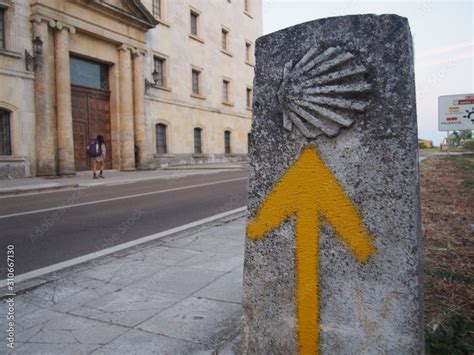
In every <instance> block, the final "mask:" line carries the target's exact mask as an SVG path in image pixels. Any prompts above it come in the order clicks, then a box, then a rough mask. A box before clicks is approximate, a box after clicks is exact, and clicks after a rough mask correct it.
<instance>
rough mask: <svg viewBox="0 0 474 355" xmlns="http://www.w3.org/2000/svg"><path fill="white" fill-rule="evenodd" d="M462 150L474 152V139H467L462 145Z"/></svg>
mask: <svg viewBox="0 0 474 355" xmlns="http://www.w3.org/2000/svg"><path fill="white" fill-rule="evenodd" d="M464 149H466V150H474V139H469V140H467V141H466V142H465V143H464Z"/></svg>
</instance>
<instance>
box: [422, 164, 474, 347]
mask: <svg viewBox="0 0 474 355" xmlns="http://www.w3.org/2000/svg"><path fill="white" fill-rule="evenodd" d="M420 170H421V198H422V222H423V254H424V274H425V276H424V286H425V325H426V339H427V352H428V353H431V354H472V353H473V352H474V347H473V337H474V334H473V321H474V275H473V261H474V156H473V155H471V156H450V157H446V156H433V157H431V158H428V159H426V160H425V161H423V162H422V163H421V169H420Z"/></svg>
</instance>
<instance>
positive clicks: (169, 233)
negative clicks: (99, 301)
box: [0, 206, 247, 299]
mask: <svg viewBox="0 0 474 355" xmlns="http://www.w3.org/2000/svg"><path fill="white" fill-rule="evenodd" d="M246 213H247V207H246V206H244V207H240V208H236V209H233V210H230V211H227V212H223V213H219V214H216V215H214V216H211V217H207V218H203V219H200V220H198V221H194V222H191V223H188V224H184V225H182V226H179V227H175V228H172V229H168V230H166V231H163V232H159V233H155V234H151V235H149V236H146V237H142V238H139V239H136V240H133V241H130V242H127V243H123V244H119V245H116V246H113V247H111V248H107V249H104V250H99V251H97V252H94V253H90V254H86V255H82V256H79V257H76V258H73V259H70V260H66V261H63V262H60V263H57V264H54V265H50V266H46V267H43V268H40V269H37V270H33V271H29V272H26V273H24V274H20V275H15V277H14V281H15V292H16V293H20V292H22V290H23V289H25V286H26V287H31V283H26V282H25V281H28V280H31V279H34V278H39V277H41V276H43V275H47V274H50V273H53V272H56V271H59V270H62V269H66V268H69V267H71V266H74V265H77V264H81V263H85V262H88V261H91V260H94V259H98V258H100V257H102V256H106V255H110V254H113V253H116V252H119V251H122V250H125V249H130V248H133V247H136V246H139V245H142V244H145V243H149V242H152V241H155V240H158V239H164V238H165V237H170V239H171V238H172V239H177V238H182V237H185V236H187V235H190V234H192V233H196V232H198V231H202V230H205V229H209V228H211V227H214V226H218V225H220V224H221V223H228V222H230V221H233V220H235V219H237V218H240V217H244V216H245V215H246ZM18 283H22V284H20V285H19V284H18ZM6 285H7V279H3V280H0V288H3V290H2V292H0V299H1V298H2V297H4V296H5V292H10V293H11V291H8V290H7V291H5V289H4V288H5V286H6Z"/></svg>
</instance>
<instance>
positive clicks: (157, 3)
mask: <svg viewBox="0 0 474 355" xmlns="http://www.w3.org/2000/svg"><path fill="white" fill-rule="evenodd" d="M227 2H228V3H231V2H232V1H231V0H227ZM165 5H166V0H152V2H151V11H152V13H153V16H155V17H157V18H158V19H160V20H164V19H165V11H164V9H165ZM250 7H251V6H250V0H244V9H243V10H244V13H245V14H246V15H248V16H250V17H252V15H251V9H250ZM191 27H192V25H191Z"/></svg>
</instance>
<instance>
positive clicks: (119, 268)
mask: <svg viewBox="0 0 474 355" xmlns="http://www.w3.org/2000/svg"><path fill="white" fill-rule="evenodd" d="M163 268H164V266H161V265H158V264H150V263H146V262H141V261H137V260H131V259H129V258H122V259H118V260H115V261H114V262H109V263H107V264H103V265H99V266H97V267H94V268H92V269H88V270H85V271H83V272H82V273H80V274H81V275H84V276H88V277H91V278H94V279H98V280H102V281H107V282H112V283H115V284H119V285H124V286H125V285H129V284H131V283H133V282H135V281H137V280H140V279H142V278H144V277H146V276H149V275H152V274H155V273H157V272H158V271H160V270H161V269H163Z"/></svg>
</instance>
